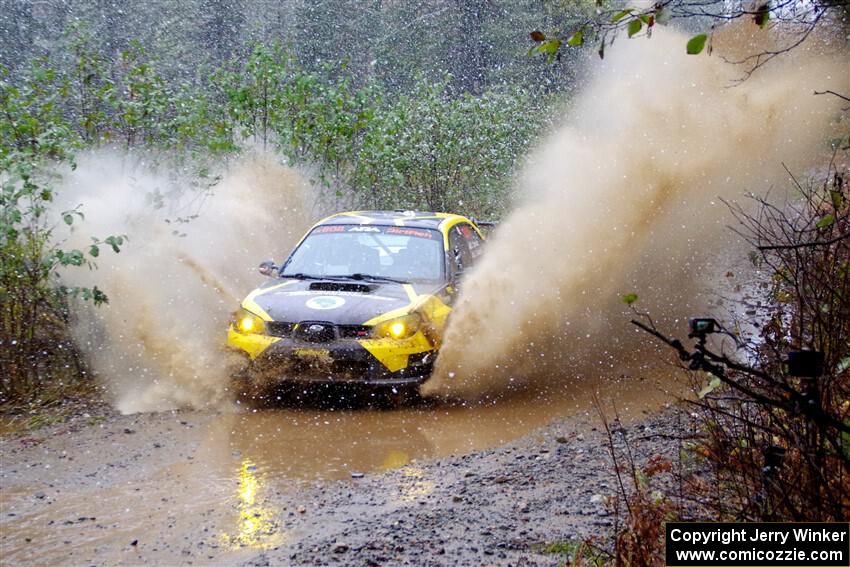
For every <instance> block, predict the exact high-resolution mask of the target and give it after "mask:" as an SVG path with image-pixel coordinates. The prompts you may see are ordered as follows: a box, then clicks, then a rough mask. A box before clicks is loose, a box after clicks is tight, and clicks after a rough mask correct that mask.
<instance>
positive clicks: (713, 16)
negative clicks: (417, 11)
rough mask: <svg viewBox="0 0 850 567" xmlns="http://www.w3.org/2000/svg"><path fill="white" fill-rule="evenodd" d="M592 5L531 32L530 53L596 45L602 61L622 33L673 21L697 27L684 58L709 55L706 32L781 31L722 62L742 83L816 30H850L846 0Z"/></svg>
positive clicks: (642, 32) (603, 0)
mask: <svg viewBox="0 0 850 567" xmlns="http://www.w3.org/2000/svg"><path fill="white" fill-rule="evenodd" d="M596 5H597V12H596V14H594V15H593V16H591V17H588V18H586V19H584V20H583V21H580V22H578V23H576V24H575V25H573V26H571V27H568V28H564V29H561V30H559V31H556V32H555V33H550V34H546V33H544V32H542V31H534V32H532V33H531V39H532V40H533V41H535V42H536V43H537V46H536V47H534V48H532V52H534V53H538V54H544V55H547V56H549V57H550V58H552V57H554V56H556V55H559V54H560V53H561V52H562V50H564V49H566V48H575V47H580V46H582V45H585V44H586V43H589V44H594V45H596V46H597V49H598V53H599V56H600V57H604V56H605V49H606V47H608V46H610V45H611V44H612V43H613V42H614V40H615V39H616V37H617V36H618V35H620V34H621V33H622V32H625V33H626V34H627V35H628V37H629V38H632V37H638V36H647V37H649V36H651V35H652V30H653V28H654V27H655V26H656V25H658V24H664V23H668V22H673V21H677V22H679V23H680V25H683V26H685V27H697V28H702V30H703V31H702V32H701V33H698V34H696V35H694V36H693V37H692V38H691V39H690V40H689V41H688V42H687V44H686V45H685V46H683V48H684V49H686V50H687V52H688V53H689V54H692V55H698V54H700V53H702V52H703V51H704V50H708V51H709V52H710V51H711V39H712V33H713V32H714V30H715V29H716V28H718V27H719V26H721V25H723V24H726V23H729V22H733V21H736V20H743V19H750V20H751V21H752V22H753V23H755V24H756V25H758V26H759V27H761V28H774V27H778V26H781V29H782V31H783V33H782V35H781V37H779V39H778V43H777V44H776V45H772V46H769V47H759V48H757V49H756V51H755V52H753V53H749V54H747V55H744V56H742V57H740V58H737V59H729V60H728V61H729V63H731V64H734V65H739V66H740V67H741V70H742V79H746V78H748V77H749V76H750V75H752V74H753V73H754V72H755V71H757V70H758V69H759V68H760V67H762V66H763V65H765V64H767V63H768V62H770V60H771V59H773V58H774V57H777V56H779V55H782V54H783V53H787V52H788V51H790V50H792V49H795V48H796V47H798V46H800V45H802V44H803V43H804V42H805V41H806V40H807V39H809V37H810V36H811V35H812V34H813V32H814V31H815V30H816V29H818V28H824V27H829V28H834V29H835V30H836V31H838V32H839V33H838V35H839V36H841V37H845V36H846V33H847V30H848V26H850V20H848V11H850V0H813V1H811V2H799V0H763V1H759V2H726V1H723V0H708V1H706V0H659V1H658V2H655V3H654V4H652V5H651V6H648V7H646V8H643V7H640V5H637V6H630V7H625V8H624V7H622V5H621V4H619V3H616V2H610V1H608V0H596Z"/></svg>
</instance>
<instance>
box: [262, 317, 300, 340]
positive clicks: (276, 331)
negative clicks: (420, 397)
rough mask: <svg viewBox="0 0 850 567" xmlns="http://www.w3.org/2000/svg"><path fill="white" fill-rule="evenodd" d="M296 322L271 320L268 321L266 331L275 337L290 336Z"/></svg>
mask: <svg viewBox="0 0 850 567" xmlns="http://www.w3.org/2000/svg"><path fill="white" fill-rule="evenodd" d="M294 327H295V323H284V322H282V321H269V322H268V323H266V332H267V333H268V334H270V335H271V336H273V337H282V338H285V339H286V338H289V337H291V336H292V329H293V328H294Z"/></svg>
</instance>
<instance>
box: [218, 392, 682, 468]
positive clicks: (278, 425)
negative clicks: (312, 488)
mask: <svg viewBox="0 0 850 567" xmlns="http://www.w3.org/2000/svg"><path fill="white" fill-rule="evenodd" d="M597 390H598V391H599V392H600V394H599V397H600V398H601V399H602V400H605V399H606V398H608V397H616V398H617V399H618V404H617V407H618V411H619V412H620V413H621V415H622V416H623V417H624V419H626V418H628V416H629V415H630V414H631V415H635V414H637V413H639V412H640V410H642V409H644V408H648V407H653V406H655V407H657V406H658V405H660V403H661V402H662V401H666V400H667V399H669V394H666V393H664V392H662V391H661V390H660V389H657V388H656V387H655V385H653V384H650V383H648V382H639V381H637V380H635V381H626V380H618V381H613V380H612V381H610V382H608V383H604V382H596V383H593V384H587V383H579V384H575V385H572V386H570V385H563V386H562V387H560V388H558V390H556V391H551V392H546V393H545V395H544V394H543V393H538V394H537V395H528V396H525V397H523V396H519V395H518V396H514V397H511V398H507V399H503V400H500V401H498V402H495V403H490V404H477V405H469V406H467V405H449V404H435V405H433V406H426V407H422V406H419V407H408V408H400V409H395V410H375V409H343V410H327V409H310V410H307V409H298V408H280V409H272V410H263V411H252V412H251V411H249V412H244V413H236V414H224V415H221V416H220V417H218V418H217V419H216V420H215V421H214V422H213V423H212V424H211V425H210V426H209V430H208V439H207V442H206V444H207V445H209V446H210V447H211V448H212V447H214V448H216V451H217V453H218V454H219V455H220V456H221V458H223V459H224V460H225V462H226V463H227V466H230V464H231V463H232V461H233V458H234V456H235V457H236V458H245V459H250V460H251V462H253V463H256V465H257V466H258V467H260V469H261V470H262V471H264V472H265V473H266V474H268V475H269V476H270V477H274V478H282V477H290V478H292V477H295V478H306V479H314V478H324V479H342V478H349V477H350V476H351V474H352V473H368V472H376V471H383V470H389V469H394V468H400V467H403V466H406V465H409V464H411V463H414V462H415V461H417V460H420V459H426V458H433V457H440V456H444V455H451V454H456V453H467V452H470V451H474V450H478V449H484V448H489V447H494V446H498V445H501V444H504V443H506V442H509V441H511V440H513V439H516V438H517V437H520V436H522V435H524V434H527V433H529V432H531V431H533V430H534V429H535V428H537V427H541V426H543V425H545V424H546V423H548V422H549V421H550V420H552V419H554V418H556V417H559V416H560V417H566V416H570V415H581V416H585V417H588V418H589V419H590V420H591V421H593V420H595V419H596V417H595V410H593V409H592V408H593V402H592V396H593V393H594V391H597Z"/></svg>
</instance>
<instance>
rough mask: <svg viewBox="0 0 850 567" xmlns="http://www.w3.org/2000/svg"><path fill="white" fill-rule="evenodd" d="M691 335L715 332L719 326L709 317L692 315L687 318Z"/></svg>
mask: <svg viewBox="0 0 850 567" xmlns="http://www.w3.org/2000/svg"><path fill="white" fill-rule="evenodd" d="M688 325H689V326H690V328H691V335H692V336H705V335H710V334H711V333H716V332H717V329H718V328H719V326H718V324H717V321H716V320H714V319H712V318H710V317H693V318H691V319H688Z"/></svg>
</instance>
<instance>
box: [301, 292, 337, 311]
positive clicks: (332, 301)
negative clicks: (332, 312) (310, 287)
mask: <svg viewBox="0 0 850 567" xmlns="http://www.w3.org/2000/svg"><path fill="white" fill-rule="evenodd" d="M344 304H345V299H344V298H342V297H338V296H334V295H320V296H319V297H311V298H310V299H308V300H307V303H305V304H304V305H306V306H307V307H309V308H310V309H321V310H324V309H336V308H337V307H341V306H342V305H344Z"/></svg>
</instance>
